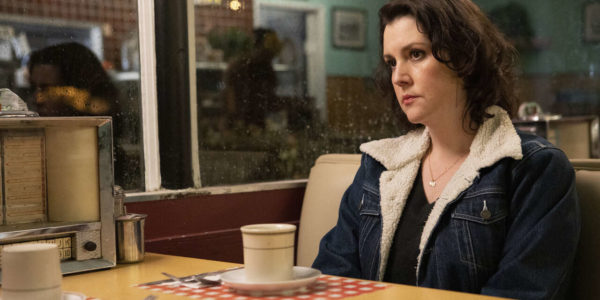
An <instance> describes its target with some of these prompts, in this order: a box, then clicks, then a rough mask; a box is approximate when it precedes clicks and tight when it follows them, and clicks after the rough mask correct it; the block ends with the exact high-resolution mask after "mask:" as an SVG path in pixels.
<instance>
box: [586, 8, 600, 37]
mask: <svg viewBox="0 0 600 300" xmlns="http://www.w3.org/2000/svg"><path fill="white" fill-rule="evenodd" d="M583 40H584V41H586V42H600V2H591V3H588V4H586V5H585V8H584V10H583Z"/></svg>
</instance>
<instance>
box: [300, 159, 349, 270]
mask: <svg viewBox="0 0 600 300" xmlns="http://www.w3.org/2000/svg"><path fill="white" fill-rule="evenodd" d="M359 165H360V154H324V155H321V156H320V157H319V158H317V160H316V162H315V165H314V166H313V167H312V168H311V169H310V175H309V176H308V183H307V184H306V191H305V192H304V201H303V202H302V211H301V213H300V224H299V226H298V249H297V253H296V264H297V265H299V266H307V267H309V266H311V265H312V262H313V261H314V260H315V257H317V252H318V250H319V241H320V240H321V238H322V237H323V236H324V235H325V233H327V231H329V230H330V229H331V228H333V226H334V225H335V223H336V222H337V217H338V208H339V206H340V200H341V199H342V195H343V194H344V191H346V189H347V188H348V186H349V185H350V183H352V179H354V175H355V174H356V171H357V170H358V167H359Z"/></svg>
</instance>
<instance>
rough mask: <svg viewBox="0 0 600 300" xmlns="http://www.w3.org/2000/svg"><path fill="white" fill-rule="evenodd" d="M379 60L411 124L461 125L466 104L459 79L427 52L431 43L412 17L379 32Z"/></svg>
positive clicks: (429, 50) (402, 18) (400, 19)
mask: <svg viewBox="0 0 600 300" xmlns="http://www.w3.org/2000/svg"><path fill="white" fill-rule="evenodd" d="M383 59H384V61H385V62H386V63H387V65H388V67H389V68H390V70H391V74H392V77H391V80H392V85H393V86H394V92H395V93H396V98H397V99H398V102H399V103H400V107H401V108H402V110H403V111H404V113H405V114H406V116H407V117H408V120H409V121H410V122H411V123H414V124H417V123H420V124H423V125H425V126H428V127H432V126H448V125H449V124H451V123H452V122H457V121H458V122H461V125H462V116H463V111H464V107H465V103H466V93H465V91H464V88H463V82H462V80H461V79H460V78H459V77H458V76H457V75H456V73H455V72H454V71H452V70H451V69H450V68H448V67H447V66H446V65H445V64H443V63H441V62H440V61H438V60H437V59H435V57H433V54H432V52H431V41H430V40H429V38H428V37H427V36H426V35H425V34H423V33H421V32H419V30H418V28H417V22H416V20H415V18H414V17H412V16H403V17H400V18H397V19H396V20H394V21H393V22H392V23H390V24H389V25H387V26H386V27H385V30H384V32H383Z"/></svg>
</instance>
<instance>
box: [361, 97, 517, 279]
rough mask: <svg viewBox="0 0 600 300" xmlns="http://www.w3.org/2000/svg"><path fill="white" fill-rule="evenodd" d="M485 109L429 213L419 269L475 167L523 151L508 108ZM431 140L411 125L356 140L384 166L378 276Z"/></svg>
mask: <svg viewBox="0 0 600 300" xmlns="http://www.w3.org/2000/svg"><path fill="white" fill-rule="evenodd" d="M487 112H488V113H490V114H492V115H494V117H492V118H490V119H487V120H486V121H485V122H484V123H483V124H482V125H481V126H480V127H479V129H478V131H477V134H476V135H475V138H474V139H473V142H472V144H471V148H470V152H469V155H468V156H467V158H466V159H465V161H464V162H463V163H462V165H461V166H460V168H459V169H458V170H457V171H456V173H454V176H453V177H452V178H451V179H450V181H449V182H448V184H447V185H446V187H445V188H444V190H443V191H442V194H441V195H440V197H439V198H438V200H437V201H436V203H435V205H434V207H433V209H432V210H431V213H430V215H429V217H428V218H427V222H426V223H425V227H424V229H423V233H422V235H421V242H420V245H419V250H420V252H419V258H418V263H417V272H418V270H419V267H420V264H421V257H422V253H423V248H424V247H425V245H426V243H427V241H428V239H429V237H430V236H431V233H432V232H433V229H434V227H435V225H436V224H437V222H438V220H439V219H440V216H441V214H442V212H443V211H444V208H445V207H446V206H447V205H448V204H449V203H450V202H451V201H452V200H454V199H455V198H456V197H457V196H458V195H459V194H460V193H461V192H462V191H464V190H466V189H467V188H468V187H469V186H470V185H471V183H472V182H473V180H474V179H475V178H476V177H477V176H478V175H479V170H480V169H482V168H485V167H489V166H492V165H493V164H495V163H496V162H498V161H499V160H501V159H503V158H505V157H511V158H513V159H521V158H522V157H523V154H522V151H521V139H520V138H519V136H518V135H517V132H516V131H515V128H514V126H513V125H512V122H511V120H510V117H509V116H508V114H507V113H506V111H504V110H503V109H502V108H500V107H498V106H492V107H490V108H488V109H487ZM429 144H430V138H429V131H428V130H427V129H426V128H425V129H418V130H414V131H411V132H409V133H408V134H406V135H403V136H400V137H397V138H391V139H383V140H377V141H373V142H369V143H365V144H362V145H361V146H360V150H361V151H362V152H364V153H366V154H368V155H370V156H372V157H373V158H374V159H375V160H377V161H379V162H380V163H381V164H382V165H383V166H384V167H385V168H386V169H387V171H384V172H383V173H382V174H381V177H380V179H379V180H380V183H379V190H380V197H381V202H380V205H381V216H382V227H383V228H382V234H381V235H382V236H381V248H380V251H381V252H380V267H379V270H380V272H379V279H380V280H381V279H383V275H384V272H385V267H386V263H387V259H388V254H389V251H390V247H391V245H392V241H393V238H394V233H395V231H396V226H397V224H398V220H399V219H400V217H401V215H402V210H403V209H404V205H405V203H406V199H407V197H408V194H409V193H410V190H411V189H412V186H413V182H414V180H415V177H416V175H417V172H418V171H419V167H420V164H421V160H422V158H423V156H424V155H425V152H426V151H427V149H428V148H429ZM417 276H418V273H417Z"/></svg>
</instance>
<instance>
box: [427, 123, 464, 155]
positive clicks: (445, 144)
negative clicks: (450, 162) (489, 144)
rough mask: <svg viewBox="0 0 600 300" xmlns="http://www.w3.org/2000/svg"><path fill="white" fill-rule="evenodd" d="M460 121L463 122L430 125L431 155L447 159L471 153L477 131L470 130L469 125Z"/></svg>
mask: <svg viewBox="0 0 600 300" xmlns="http://www.w3.org/2000/svg"><path fill="white" fill-rule="evenodd" d="M460 123H462V122H455V123H453V124H447V123H446V124H443V125H441V124H437V125H438V126H428V129H429V135H430V137H431V149H430V155H433V156H434V157H437V158H438V159H441V160H447V159H452V158H454V157H459V156H466V154H467V153H469V149H470V147H471V143H472V142H473V139H474V138H475V133H476V131H472V130H469V129H468V128H469V126H463V125H461V124H460ZM467 124H468V123H467Z"/></svg>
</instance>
